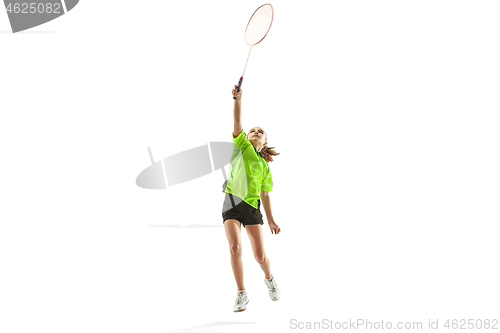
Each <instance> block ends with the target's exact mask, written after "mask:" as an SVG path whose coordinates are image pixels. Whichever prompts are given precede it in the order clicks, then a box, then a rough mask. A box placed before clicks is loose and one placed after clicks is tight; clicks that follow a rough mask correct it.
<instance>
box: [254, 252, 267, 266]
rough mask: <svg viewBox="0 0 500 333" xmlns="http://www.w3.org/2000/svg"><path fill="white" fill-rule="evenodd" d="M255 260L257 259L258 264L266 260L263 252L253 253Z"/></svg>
mask: <svg viewBox="0 0 500 333" xmlns="http://www.w3.org/2000/svg"><path fill="white" fill-rule="evenodd" d="M255 260H257V262H258V263H259V264H262V263H263V262H264V261H266V255H265V254H264V253H262V254H260V253H259V254H257V255H255Z"/></svg>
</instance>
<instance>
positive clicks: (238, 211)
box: [222, 193, 264, 228]
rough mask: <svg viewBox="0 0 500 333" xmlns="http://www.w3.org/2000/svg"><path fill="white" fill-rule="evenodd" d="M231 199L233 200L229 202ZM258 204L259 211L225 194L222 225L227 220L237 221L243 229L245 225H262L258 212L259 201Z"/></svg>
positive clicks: (239, 199)
mask: <svg viewBox="0 0 500 333" xmlns="http://www.w3.org/2000/svg"><path fill="white" fill-rule="evenodd" d="M231 199H233V200H232V201H231ZM233 203H234V206H233ZM258 203H259V205H258V207H259V209H255V208H253V207H252V206H250V205H249V204H247V203H246V202H245V201H243V200H242V199H241V198H239V197H237V196H235V195H232V194H229V193H226V197H225V198H224V204H223V206H222V221H223V222H222V223H224V222H225V221H226V220H229V219H232V220H237V221H239V222H240V223H241V224H243V227H244V228H246V225H252V224H264V221H263V220H262V214H261V212H260V200H259V201H258Z"/></svg>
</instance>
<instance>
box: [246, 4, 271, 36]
mask: <svg viewBox="0 0 500 333" xmlns="http://www.w3.org/2000/svg"><path fill="white" fill-rule="evenodd" d="M264 6H271V14H272V15H271V24H269V28H268V29H267V31H266V34H265V35H264V37H262V38H261V39H260V40H259V41H258V42H257V43H255V44H248V43H247V39H246V38H245V43H247V45H250V46H254V45H257V44H259V43H260V42H262V40H263V39H264V38H266V36H267V34H268V33H269V30H271V26H272V25H273V20H274V8H273V5H271V4H270V3H266V4H263V5H262V6H260V7H259V8H257V9H256V10H255V12H253V14H252V16H251V17H250V20H248V23H247V27H246V28H245V35H244V36H246V34H247V29H248V26H249V25H250V22H252V18H253V16H254V15H255V13H257V11H258V10H259V9H261V8H262V7H264Z"/></svg>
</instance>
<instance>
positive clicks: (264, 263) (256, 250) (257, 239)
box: [246, 224, 272, 279]
mask: <svg viewBox="0 0 500 333" xmlns="http://www.w3.org/2000/svg"><path fill="white" fill-rule="evenodd" d="M246 229H247V234H248V238H249V239H250V244H252V250H253V256H254V257H255V260H257V262H258V263H259V265H260V267H261V268H262V270H263V271H264V274H265V276H264V278H266V279H270V278H271V276H272V274H271V262H270V261H269V258H268V257H267V256H266V253H265V252H264V236H263V234H262V226H261V225H260V224H255V225H247V226H246Z"/></svg>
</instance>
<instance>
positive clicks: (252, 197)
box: [222, 86, 281, 312]
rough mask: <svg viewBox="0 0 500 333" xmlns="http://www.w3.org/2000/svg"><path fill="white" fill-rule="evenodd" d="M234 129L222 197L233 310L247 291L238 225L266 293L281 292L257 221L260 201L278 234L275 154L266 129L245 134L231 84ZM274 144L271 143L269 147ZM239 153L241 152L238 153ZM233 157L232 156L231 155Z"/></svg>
mask: <svg viewBox="0 0 500 333" xmlns="http://www.w3.org/2000/svg"><path fill="white" fill-rule="evenodd" d="M232 94H233V96H234V97H236V99H235V100H234V110H233V114H234V132H233V145H234V147H235V149H236V151H238V154H237V155H238V158H232V163H230V170H229V172H230V176H229V179H228V181H227V182H226V183H225V184H224V187H223V188H224V193H226V197H225V199H224V204H223V210H222V218H223V223H224V229H225V231H226V237H227V240H228V241H229V248H230V252H231V266H232V268H233V273H234V278H235V279H236V285H237V287H238V291H237V298H236V302H235V304H234V308H233V310H234V312H241V311H245V310H246V304H247V303H248V295H247V292H246V290H245V286H244V284H243V262H242V260H241V254H242V249H241V237H240V234H241V225H243V227H244V228H245V229H246V231H247V234H248V238H249V239H250V243H251V245H252V250H253V254H254V257H255V259H256V260H257V262H258V263H259V264H260V267H261V268H262V270H263V271H264V274H265V276H264V282H265V283H266V285H267V287H268V291H269V297H270V298H271V299H272V300H273V301H277V300H278V299H279V298H280V296H281V293H280V291H279V289H278V286H277V284H276V279H275V278H274V276H273V275H272V274H271V267H270V261H269V258H268V257H267V256H266V253H265V251H264V238H263V234H262V227H261V225H263V224H264V222H263V220H262V214H261V212H260V201H261V199H262V203H263V205H264V209H265V211H266V217H267V222H268V224H269V228H270V229H271V233H272V234H275V235H277V234H279V232H280V231H281V229H280V227H279V226H278V225H277V224H276V222H274V219H273V214H272V212H271V198H270V195H269V192H271V191H272V187H273V181H272V177H271V171H270V169H269V165H268V163H267V162H272V161H273V158H272V156H275V155H279V153H276V152H275V151H274V150H272V149H271V148H268V147H267V133H266V132H264V130H263V129H262V128H260V127H254V128H252V129H250V131H249V132H248V135H247V134H246V133H245V132H244V131H243V128H242V125H241V96H242V90H240V91H238V87H237V86H234V89H233V91H232ZM272 148H274V147H272ZM240 153H241V154H240ZM233 157H235V156H234V155H233Z"/></svg>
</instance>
